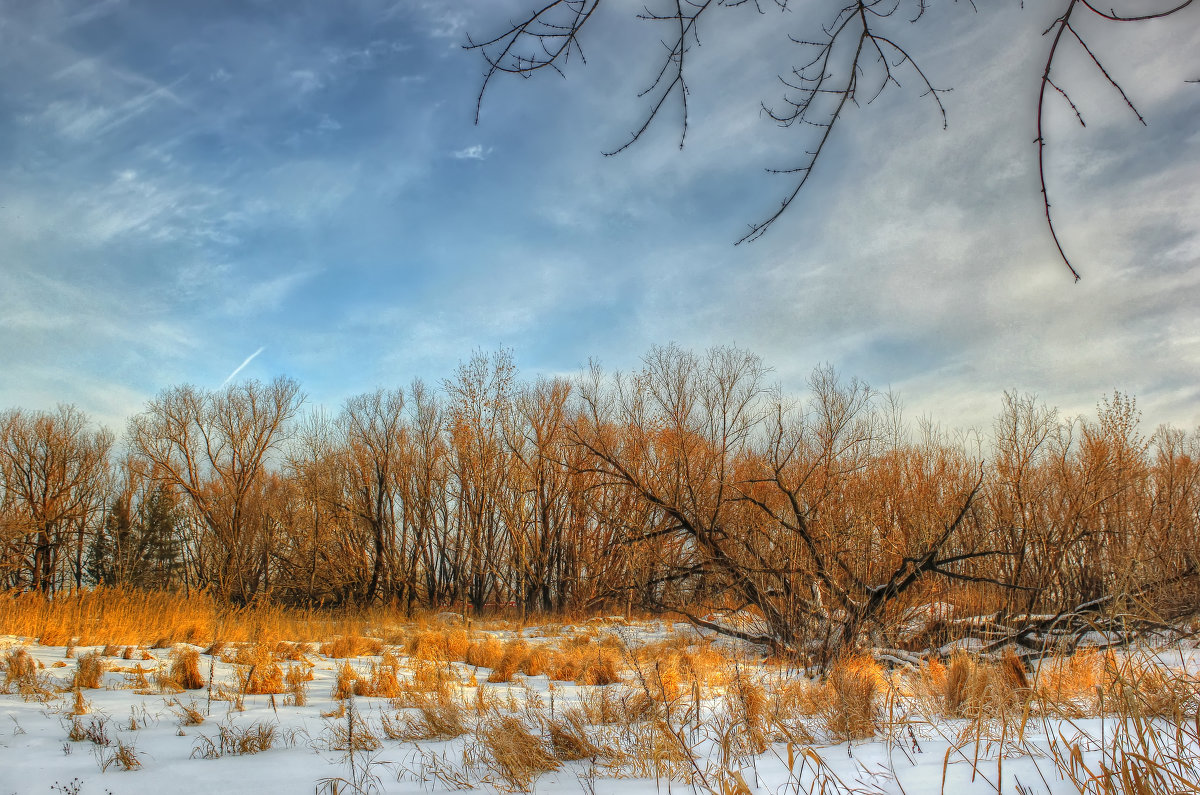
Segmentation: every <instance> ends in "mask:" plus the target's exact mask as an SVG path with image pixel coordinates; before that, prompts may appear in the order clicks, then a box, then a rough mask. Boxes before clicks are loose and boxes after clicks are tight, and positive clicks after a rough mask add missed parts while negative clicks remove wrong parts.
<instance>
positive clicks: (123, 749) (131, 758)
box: [100, 739, 142, 773]
mask: <svg viewBox="0 0 1200 795" xmlns="http://www.w3.org/2000/svg"><path fill="white" fill-rule="evenodd" d="M141 766H142V760H140V759H139V758H138V755H137V749H136V748H134V746H133V743H126V742H125V741H124V740H121V739H118V740H117V747H116V748H113V749H112V750H111V752H110V753H107V754H101V756H100V772H102V773H103V772H105V771H107V770H108V769H109V768H110V767H117V768H120V769H121V770H126V771H128V770H137V769H138V768H139V767H141Z"/></svg>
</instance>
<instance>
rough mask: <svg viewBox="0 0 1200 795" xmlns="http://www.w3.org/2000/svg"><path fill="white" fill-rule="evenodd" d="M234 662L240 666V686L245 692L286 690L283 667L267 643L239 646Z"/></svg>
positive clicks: (250, 693) (254, 693)
mask: <svg viewBox="0 0 1200 795" xmlns="http://www.w3.org/2000/svg"><path fill="white" fill-rule="evenodd" d="M234 662H236V663H237V665H238V666H240V669H239V671H238V687H239V688H240V689H241V691H242V693H243V694H245V695H256V694H259V693H283V692H285V687H284V684H283V669H282V668H280V667H279V663H277V662H275V656H274V655H273V654H272V653H271V648H270V647H269V646H267V645H266V644H265V643H255V644H253V645H250V646H242V647H239V648H238V650H237V655H236V656H235V657H234Z"/></svg>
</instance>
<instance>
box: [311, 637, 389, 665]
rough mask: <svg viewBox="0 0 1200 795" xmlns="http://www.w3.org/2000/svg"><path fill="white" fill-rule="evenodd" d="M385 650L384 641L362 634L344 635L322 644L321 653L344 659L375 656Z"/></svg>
mask: <svg viewBox="0 0 1200 795" xmlns="http://www.w3.org/2000/svg"><path fill="white" fill-rule="evenodd" d="M382 651H383V641H381V640H379V639H378V638H366V637H363V636H362V635H342V636H341V637H339V638H337V639H336V640H333V641H330V642H328V643H322V644H321V654H324V655H325V656H326V657H333V658H335V659H339V660H344V659H347V658H349V657H367V656H375V655H377V654H380V653H381V652H382Z"/></svg>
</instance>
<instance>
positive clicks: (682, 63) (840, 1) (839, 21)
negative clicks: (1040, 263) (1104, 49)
mask: <svg viewBox="0 0 1200 795" xmlns="http://www.w3.org/2000/svg"><path fill="white" fill-rule="evenodd" d="M969 2H970V5H971V7H972V8H974V0H969ZM1055 2H1056V3H1057V5H1058V7H1059V8H1060V9H1061V14H1059V15H1058V16H1057V17H1056V18H1055V19H1054V22H1053V23H1052V24H1051V25H1050V27H1049V28H1048V29H1047V30H1046V31H1045V34H1046V35H1047V36H1049V40H1050V44H1049V46H1048V48H1047V52H1046V62H1045V68H1044V69H1043V72H1042V77H1041V86H1040V89H1039V91H1038V94H1037V135H1036V137H1035V138H1034V142H1035V143H1036V144H1037V147H1038V173H1039V178H1040V181H1041V192H1042V203H1043V206H1044V209H1045V215H1046V224H1047V226H1048V228H1049V231H1050V236H1051V238H1052V239H1053V241H1054V245H1055V247H1056V248H1057V250H1058V254H1059V256H1060V257H1061V258H1062V261H1063V263H1064V264H1065V265H1066V266H1067V268H1068V269H1069V270H1070V271H1071V275H1072V276H1073V277H1074V278H1075V280H1076V281H1078V280H1079V272H1078V271H1077V270H1076V269H1075V267H1074V266H1073V265H1072V264H1071V261H1070V258H1069V257H1068V255H1067V252H1066V251H1065V250H1064V248H1063V246H1062V243H1061V242H1060V241H1059V238H1058V233H1057V231H1056V229H1055V226H1054V217H1053V215H1052V214H1051V212H1050V198H1049V193H1048V189H1047V185H1046V172H1045V152H1046V138H1045V135H1044V134H1043V120H1044V118H1045V114H1046V109H1047V97H1048V95H1049V94H1050V93H1051V91H1050V90H1052V91H1053V93H1055V94H1057V95H1059V96H1061V97H1062V99H1063V100H1065V101H1066V102H1067V103H1068V105H1069V106H1070V108H1071V110H1072V111H1073V112H1074V113H1075V115H1076V117H1077V118H1078V120H1079V122H1080V124H1083V116H1082V114H1080V112H1079V109H1078V107H1077V106H1076V105H1075V103H1074V102H1073V101H1072V100H1071V97H1070V94H1069V93H1068V91H1067V88H1066V87H1065V86H1064V85H1062V83H1061V82H1056V80H1055V74H1054V66H1055V63H1056V60H1057V59H1058V58H1059V57H1060V56H1061V54H1062V53H1063V52H1064V51H1065V50H1066V49H1067V48H1073V47H1075V48H1081V49H1082V52H1083V53H1085V54H1086V56H1087V57H1088V58H1089V59H1090V61H1091V63H1092V64H1094V66H1095V68H1096V69H1098V70H1099V71H1100V73H1101V74H1102V75H1103V76H1104V78H1105V79H1106V80H1107V81H1108V82H1109V83H1110V84H1111V85H1112V86H1113V88H1114V89H1115V90H1116V91H1117V93H1118V94H1119V95H1120V97H1121V99H1122V100H1123V101H1124V103H1125V104H1126V105H1128V106H1129V108H1130V110H1132V111H1133V113H1134V114H1135V115H1136V116H1137V119H1138V121H1140V122H1141V123H1142V124H1145V123H1146V122H1145V119H1144V118H1143V117H1142V115H1141V114H1140V113H1139V112H1138V111H1137V109H1136V107H1135V106H1134V104H1133V101H1132V100H1131V99H1130V97H1129V96H1128V95H1127V94H1126V93H1125V91H1124V89H1123V88H1122V87H1121V86H1120V84H1119V83H1118V82H1117V80H1116V79H1114V77H1113V75H1112V72H1111V71H1109V69H1108V68H1106V66H1105V65H1104V63H1103V62H1102V61H1101V59H1100V58H1099V57H1098V56H1097V54H1096V52H1095V51H1094V50H1093V49H1092V48H1091V47H1090V46H1089V45H1088V43H1087V41H1086V40H1085V39H1084V37H1083V35H1082V33H1081V31H1080V28H1079V26H1078V22H1079V20H1080V18H1082V17H1084V16H1092V17H1097V18H1100V19H1102V20H1104V21H1106V22H1111V23H1135V22H1147V21H1150V20H1156V19H1163V18H1165V17H1169V16H1172V15H1174V14H1177V13H1179V12H1180V11H1183V10H1184V9H1185V8H1187V7H1188V6H1190V5H1192V2H1193V0H1181V1H1180V0H1176V4H1174V5H1171V6H1170V7H1165V8H1164V7H1159V8H1157V9H1150V10H1147V9H1145V8H1144V6H1145V5H1146V4H1145V3H1135V2H1133V0H1125V3H1124V4H1125V5H1128V6H1136V7H1137V8H1138V9H1139V12H1138V13H1122V12H1119V11H1117V10H1114V9H1108V10H1105V9H1102V8H1101V7H1100V6H1099V5H1097V4H1096V3H1095V2H1093V0H1055ZM602 4H603V5H605V7H606V8H607V7H608V6H609V5H612V3H604V0H550V1H549V2H546V3H545V4H544V5H542V6H541V7H539V8H536V9H534V10H532V11H530V13H529V15H528V16H525V17H523V18H521V19H518V20H516V21H510V22H509V23H508V24H507V26H506V27H504V28H503V29H501V30H500V31H499V32H498V33H497V34H496V35H493V36H490V37H488V38H485V39H478V40H477V39H474V38H471V37H468V41H467V44H466V45H465V46H466V48H467V49H469V50H474V51H476V52H478V53H479V54H480V55H481V56H482V57H483V60H484V63H485V64H486V69H485V72H484V77H483V81H482V83H481V85H480V87H479V94H478V96H477V98H476V107H475V121H476V123H478V122H479V111H480V108H481V107H482V103H483V97H484V94H485V93H486V92H487V89H488V86H489V85H490V84H491V82H492V80H493V78H495V77H496V76H497V75H501V74H511V75H519V76H521V77H530V76H531V75H533V74H535V73H536V72H539V71H542V70H552V71H554V72H556V73H558V74H559V75H564V74H565V72H564V69H565V68H566V66H567V64H568V63H569V62H570V60H571V58H572V57H574V58H576V59H577V60H579V61H584V62H586V58H585V57H584V51H583V45H582V36H583V34H584V31H585V28H586V26H587V25H588V23H589V22H590V21H591V20H592V19H594V18H596V16H597V14H598V11H599V10H600V7H601V5H602ZM796 5H798V4H797V3H793V2H790V0H770V1H769V2H768V0H659V2H649V3H647V5H646V6H644V7H643V10H642V12H641V13H639V14H638V15H637V16H638V19H641V20H644V21H645V22H647V23H650V24H654V25H657V26H660V27H661V28H662V29H663V37H662V45H663V55H662V57H661V60H660V62H659V66H658V68H657V71H656V72H655V73H653V74H652V76H651V79H650V80H649V82H648V85H647V87H646V88H645V89H644V90H643V91H642V92H641V93H640V94H639V95H638V96H639V98H641V99H643V100H644V101H645V102H646V110H645V111H644V112H643V114H642V116H641V121H640V123H639V124H638V125H637V126H636V127H635V129H634V130H633V132H632V133H631V134H630V135H629V137H628V138H627V139H626V140H625V141H624V142H623V143H621V144H620V145H619V146H617V147H616V148H615V149H613V150H611V151H608V152H605V154H606V155H615V154H618V153H620V152H622V151H624V150H625V149H627V148H628V147H630V146H631V145H632V144H633V143H635V142H636V141H638V140H639V139H640V138H641V137H642V135H643V134H645V132H646V131H647V130H648V129H649V128H650V126H651V125H652V124H653V123H654V121H655V120H656V119H658V117H659V116H660V114H662V113H663V112H664V109H665V108H667V107H677V108H678V112H679V117H678V118H679V127H680V130H679V146H680V148H682V147H683V146H684V143H685V142H686V140H687V132H688V83H687V75H688V71H687V65H688V63H689V53H690V52H691V50H692V48H693V47H694V46H697V45H698V44H699V43H700V33H699V24H700V21H701V18H702V17H705V18H708V17H711V16H712V15H713V9H716V8H725V9H731V8H742V9H751V10H754V11H756V12H758V13H760V14H762V13H768V12H769V11H770V10H771V8H772V7H773V8H775V9H777V10H779V11H788V10H792V7H793V6H796ZM809 5H810V6H811V8H810V7H805V8H804V9H803V10H802V12H801V14H800V16H801V18H802V20H803V22H802V26H803V27H805V28H807V29H811V30H812V31H813V33H812V34H810V35H811V38H796V37H794V36H791V35H788V37H787V38H786V39H783V40H782V43H783V44H785V45H786V46H788V47H795V48H796V49H797V51H798V52H799V53H800V55H799V56H798V58H797V59H796V61H795V65H794V66H793V67H792V68H791V70H790V71H789V72H788V73H787V74H783V75H780V76H779V79H780V80H781V81H782V83H783V86H784V96H783V97H782V99H781V101H780V102H779V103H778V104H774V105H769V104H766V103H764V104H763V105H762V109H763V112H764V114H765V115H766V116H767V117H768V118H770V119H771V120H772V121H774V122H775V123H776V124H779V125H781V126H783V127H795V128H797V129H798V130H801V131H804V132H807V133H808V137H804V138H803V139H802V140H803V142H804V143H803V144H802V146H803V147H804V148H803V150H802V153H801V155H800V156H799V158H798V162H797V163H795V164H794V165H791V166H786V167H781V168H775V169H769V171H770V172H771V173H775V174H782V175H786V176H790V177H791V178H792V184H791V187H790V188H789V189H788V190H787V192H786V193H785V195H784V197H783V199H782V201H780V203H779V206H778V207H776V208H775V209H774V210H773V211H771V212H770V213H769V214H767V215H766V216H765V217H763V218H762V219H761V220H759V221H757V222H754V223H752V224H751V225H750V228H749V230H748V231H747V232H746V233H745V234H744V235H743V236H742V237H741V238H740V239H738V241H737V243H738V244H741V243H746V242H751V241H754V240H757V239H758V238H760V237H762V236H763V235H764V234H765V233H766V232H767V230H768V229H770V228H771V226H772V225H774V223H775V222H776V221H777V220H779V218H780V217H782V216H783V214H784V213H785V212H786V211H787V209H788V207H789V206H790V205H791V204H792V202H793V201H794V200H795V198H796V196H797V195H799V193H800V191H801V189H803V188H804V186H805V184H806V183H807V182H808V178H809V177H810V176H811V175H812V173H813V169H815V168H816V166H817V162H818V160H820V158H821V153H822V152H824V151H825V147H826V144H827V143H828V142H829V139H830V137H831V136H832V135H833V131H834V129H835V128H836V127H838V122H839V121H841V119H842V118H843V111H844V110H845V108H846V106H847V105H848V104H854V105H861V104H870V103H871V102H872V101H874V100H875V99H876V98H877V97H879V95H880V94H882V93H883V92H884V91H885V90H887V89H888V87H889V86H893V87H897V88H898V87H899V86H900V81H899V76H900V75H901V74H906V75H908V76H911V77H913V78H915V80H916V83H917V85H919V86H920V88H921V96H922V97H929V100H930V102H931V103H932V104H933V105H934V106H935V108H936V112H937V113H938V114H939V115H940V116H941V119H942V125H943V128H944V127H945V126H946V123H947V120H946V109H945V107H944V105H943V104H942V100H941V97H940V94H941V93H943V92H944V91H947V90H949V89H948V88H941V87H935V86H934V84H933V82H932V81H931V80H930V78H929V77H928V76H927V75H926V73H925V72H924V71H923V70H922V69H921V67H920V66H919V65H918V63H917V61H916V60H915V59H914V57H913V56H912V55H911V54H910V51H909V49H908V46H907V45H906V44H904V43H902V42H901V40H900V35H899V34H900V33H903V32H904V25H907V24H908V23H915V22H919V21H920V20H921V19H922V18H924V17H925V15H926V12H927V10H928V7H929V2H928V0H854V1H853V2H847V1H846V0H831V1H830V2H826V3H823V4H822V3H815V4H809ZM898 23H904V24H903V25H902V24H898Z"/></svg>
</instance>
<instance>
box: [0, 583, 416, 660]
mask: <svg viewBox="0 0 1200 795" xmlns="http://www.w3.org/2000/svg"><path fill="white" fill-rule="evenodd" d="M401 623H403V619H402V618H401V613H400V612H399V611H393V610H389V609H387V608H374V609H369V610H368V609H363V610H346V609H337V610H333V609H312V610H305V609H296V608H288V607H283V606H279V605H271V604H265V603H264V604H253V605H248V606H245V607H237V606H234V605H229V604H226V603H223V602H221V601H220V600H217V599H215V598H213V597H211V596H209V595H208V594H204V593H193V594H190V595H187V594H183V593H178V592H170V591H141V590H135V589H126V588H94V589H90V590H83V591H76V592H73V593H71V594H66V595H60V596H56V597H54V598H47V597H46V596H45V595H43V594H41V593H38V592H32V591H31V592H25V593H17V592H12V591H6V592H0V634H5V635H17V636H20V637H28V638H37V639H38V640H39V642H41V643H42V644H43V645H45V646H71V645H76V646H96V645H104V644H111V645H117V646H120V645H131V646H134V645H140V646H155V647H159V648H161V647H165V646H169V645H171V644H174V643H191V644H195V645H199V646H208V645H209V644H210V643H212V642H213V640H214V639H218V638H219V639H220V640H222V641H225V642H229V643H247V642H256V643H265V644H272V645H273V644H275V643H276V642H278V641H279V640H290V641H307V642H323V641H324V642H328V641H331V639H335V638H338V637H339V636H342V637H346V638H355V639H360V641H359V643H356V642H355V641H354V640H349V641H343V643H347V644H348V645H351V646H358V645H361V647H362V648H364V649H370V648H371V647H372V646H374V645H375V644H378V643H379V640H374V641H371V640H365V639H363V636H364V635H367V634H375V635H381V634H386V635H391V637H385V638H384V639H385V640H388V641H391V642H394V641H395V640H396V639H397V637H396V636H395V633H396V630H395V629H394V627H396V626H397V625H399V624H401ZM377 648H378V647H377V646H375V649H376V651H374V652H371V651H367V652H366V653H378V651H377ZM359 653H362V652H359ZM338 656H349V655H347V654H346V652H342V653H341V654H339V655H338Z"/></svg>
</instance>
